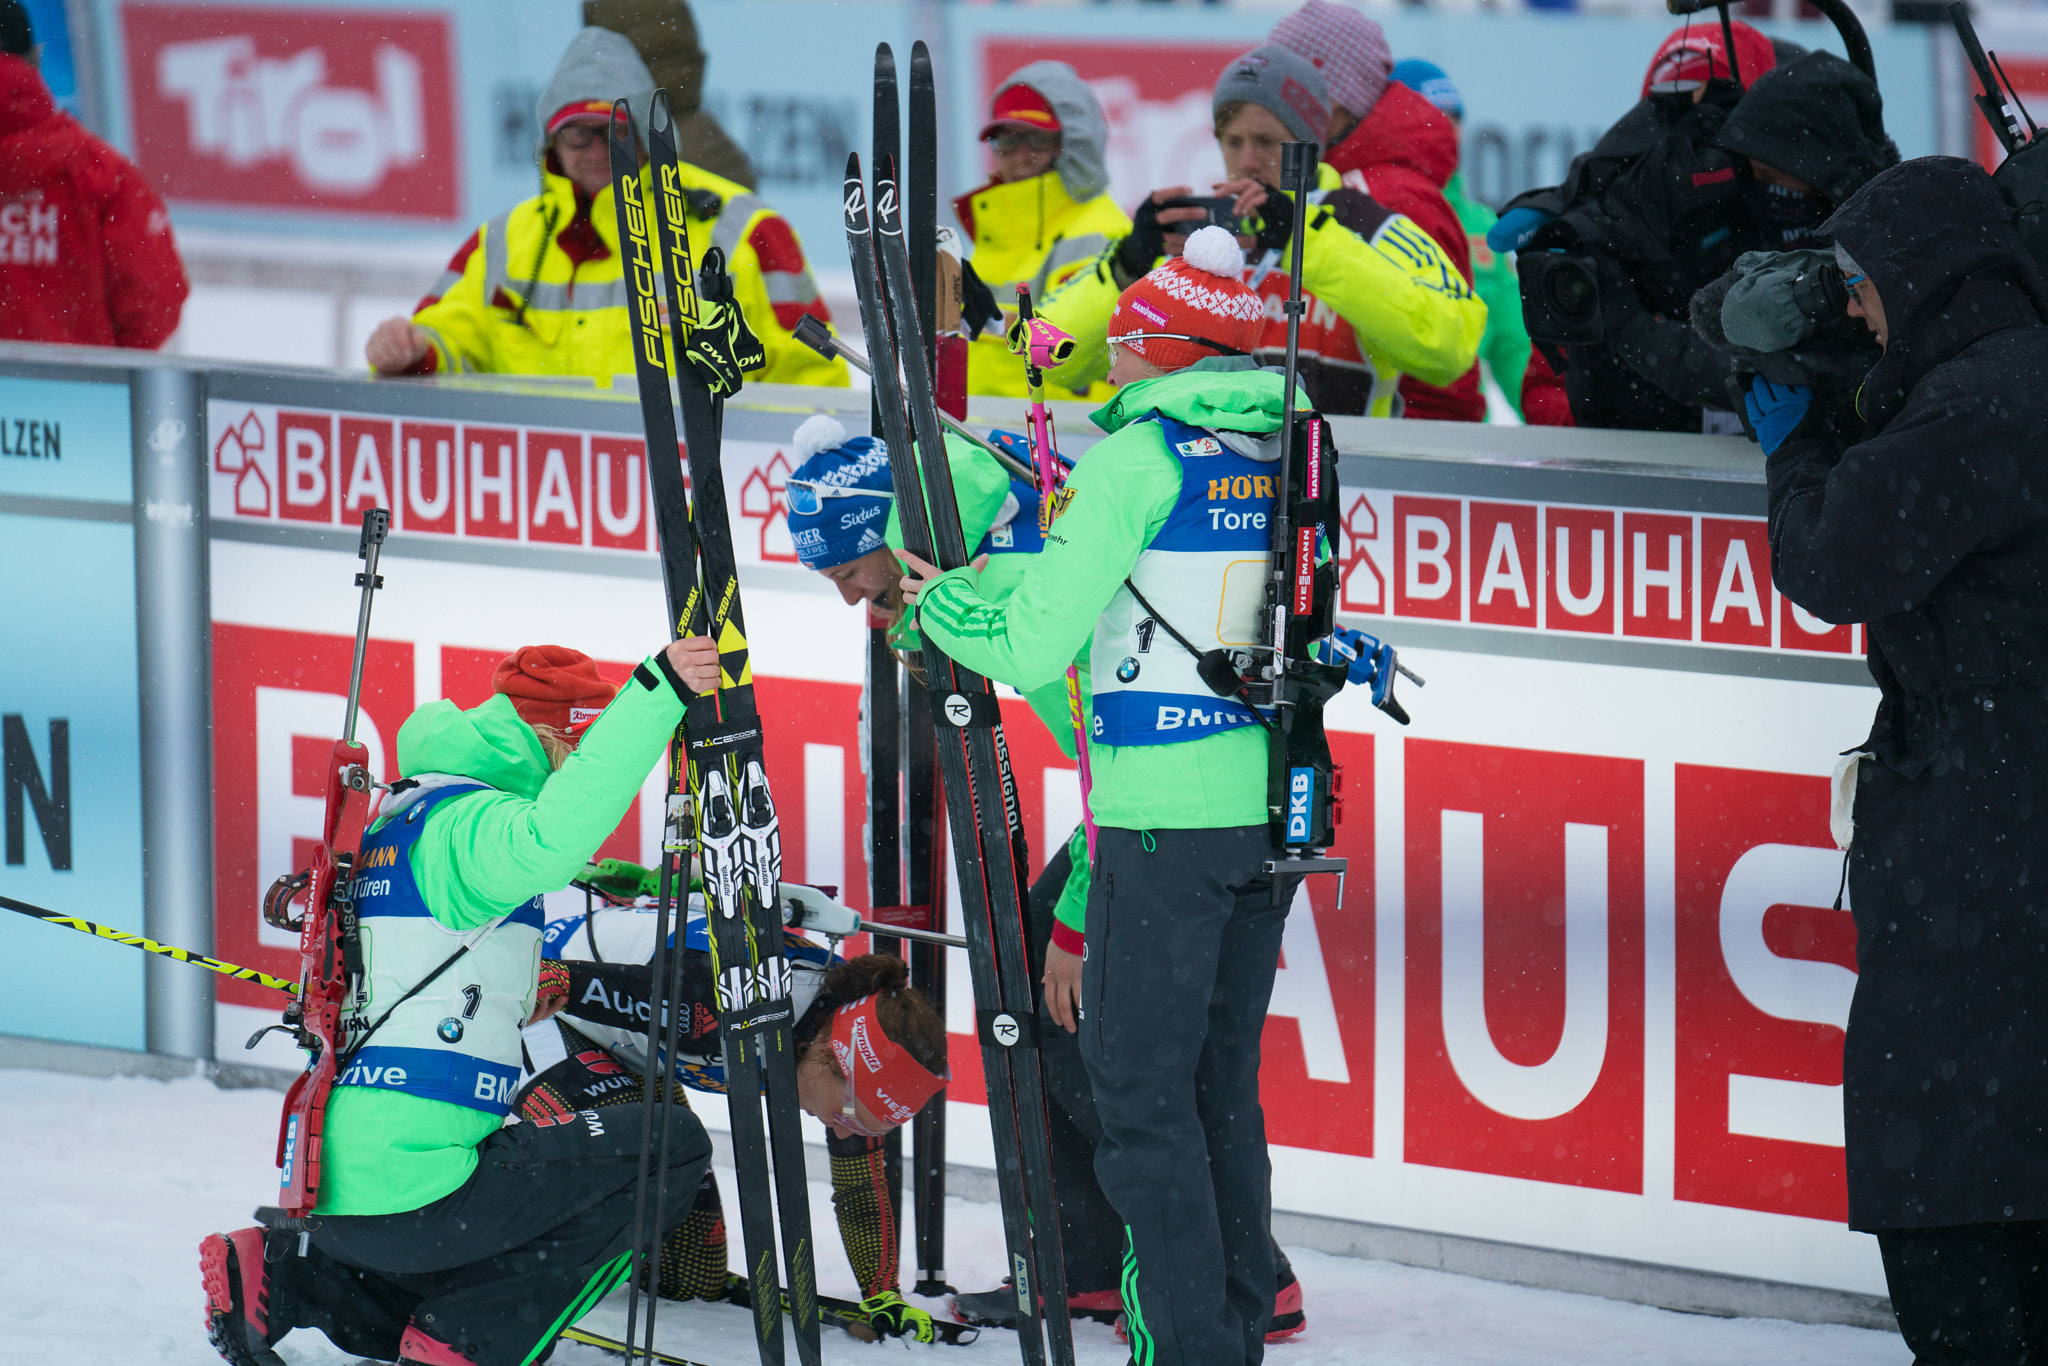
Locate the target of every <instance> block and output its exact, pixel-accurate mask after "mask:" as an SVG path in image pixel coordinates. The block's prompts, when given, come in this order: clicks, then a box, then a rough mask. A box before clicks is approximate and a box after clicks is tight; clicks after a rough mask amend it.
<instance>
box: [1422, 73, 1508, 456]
mask: <svg viewBox="0 0 2048 1366" xmlns="http://www.w3.org/2000/svg"><path fill="white" fill-rule="evenodd" d="M1392 79H1393V81H1394V83H1395V84H1396V85H1404V86H1406V87H1408V89H1410V90H1413V91H1414V92H1415V93H1416V94H1418V95H1420V96H1422V98H1424V99H1425V100H1428V101H1429V102H1430V103H1431V104H1433V105H1435V106H1436V107H1437V108H1438V109H1440V110H1442V111H1443V113H1444V116H1445V117H1446V118H1448V119H1449V120H1450V121H1451V123H1452V124H1453V125H1454V126H1456V127H1458V128H1459V129H1462V128H1463V127H1464V125H1465V97H1464V96H1463V95H1461V94H1459V93H1458V87H1457V85H1456V84H1455V83H1453V82H1452V80H1451V78H1450V75H1449V73H1448V72H1446V71H1445V70H1444V69H1443V68H1442V67H1440V66H1438V65H1437V64H1436V63H1434V62H1425V61H1419V60H1417V59H1415V58H1413V57H1411V58H1409V59H1408V60H1406V61H1403V62H1398V63H1396V64H1395V66H1394V71H1393V76H1392ZM1444 199H1445V200H1446V201H1447V202H1448V203H1449V204H1450V206H1451V208H1452V210H1453V211H1454V212H1456V214H1457V215H1458V223H1459V225H1460V226H1461V227H1463V228H1464V230H1465V240H1466V243H1467V245H1468V246H1469V247H1470V248H1471V251H1472V288H1473V289H1474V290H1475V291H1477V292H1478V295H1479V297H1480V298H1481V299H1483V300H1485V302H1486V335H1485V336H1484V337H1483V338H1481V339H1480V342H1479V360H1480V363H1481V364H1482V365H1484V366H1485V367H1486V368H1487V370H1488V371H1489V372H1491V373H1492V375H1493V382H1494V383H1495V384H1497V385H1498V386H1500V391H1501V395H1502V397H1504V398H1506V399H1507V401H1508V406H1509V407H1511V408H1513V409H1514V410H1515V416H1516V417H1520V416H1521V415H1522V374H1523V372H1524V371H1526V370H1527V369H1528V368H1529V332H1528V329H1527V328H1525V327H1523V326H1522V284H1521V281H1520V279H1519V278H1517V276H1516V275H1515V262H1514V258H1513V256H1511V255H1507V254H1503V253H1498V252H1496V251H1494V249H1493V248H1492V247H1489V246H1488V245H1486V233H1487V230H1488V229H1489V228H1491V227H1492V226H1493V224H1494V212H1493V210H1492V209H1489V208H1487V207H1486V206H1485V205H1484V204H1482V203H1480V202H1479V201H1478V200H1476V199H1474V198H1473V197H1472V196H1471V195H1469V194H1467V193H1466V192H1465V173H1464V171H1462V170H1459V171H1454V172H1453V173H1452V174H1451V178H1450V180H1448V181H1447V182H1445V184H1444Z"/></svg>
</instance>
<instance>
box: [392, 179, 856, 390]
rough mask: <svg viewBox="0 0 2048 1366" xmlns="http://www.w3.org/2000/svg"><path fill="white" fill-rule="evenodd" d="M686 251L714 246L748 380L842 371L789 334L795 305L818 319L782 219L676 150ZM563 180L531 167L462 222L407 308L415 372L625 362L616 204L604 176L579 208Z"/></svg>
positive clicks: (601, 376) (583, 368)
mask: <svg viewBox="0 0 2048 1366" xmlns="http://www.w3.org/2000/svg"><path fill="white" fill-rule="evenodd" d="M679 169H680V170H681V172H682V178H683V183H684V185H685V186H686V188H687V189H688V190H689V191H691V196H690V197H691V201H692V202H691V205H690V214H689V218H688V227H689V234H690V256H691V259H692V260H695V261H699V262H701V261H702V260H703V259H704V252H705V250H706V249H707V248H709V247H713V246H717V247H720V248H723V249H724V251H725V255H726V269H727V270H728V271H729V272H730V273H731V275H732V281H733V294H734V296H735V298H736V299H737V300H738V302H739V306H740V311H741V312H742V313H744V314H745V315H746V319H747V323H748V325H749V326H751V327H752V328H753V329H754V333H755V335H756V336H758V337H759V338H760V339H761V344H762V346H763V347H764V348H766V350H767V353H768V363H767V365H766V366H765V367H764V368H763V369H760V370H755V371H750V372H749V373H748V375H747V378H748V379H749V380H755V381H759V382H763V383H769V384H819V385H839V386H844V385H845V384H846V383H847V371H846V362H845V361H843V360H838V359H833V360H830V361H828V360H826V359H824V358H823V357H821V356H819V355H818V353H817V352H815V351H812V350H811V349H810V348H808V347H806V346H802V345H800V344H798V343H797V341H796V340H795V338H794V336H793V332H794V329H795V327H796V322H797V319H798V317H800V316H801V315H803V314H805V313H811V314H815V315H817V316H818V317H819V318H821V319H824V320H825V321H827V322H829V321H831V315H830V314H829V313H828V312H827V310H826V308H825V304H824V302H823V300H821V299H820V298H819V297H818V284H817V281H816V280H815V279H814V278H812V275H811V271H810V266H809V265H808V264H807V263H806V262H805V260H804V255H803V248H802V247H801V246H800V245H799V244H798V242H797V237H796V232H795V230H794V229H792V228H791V227H790V226H789V223H788V222H787V220H785V219H784V218H783V217H782V215H780V214H778V213H776V212H775V210H773V209H771V208H769V207H768V205H767V204H766V203H764V202H763V201H762V200H761V199H759V198H758V197H756V196H755V195H754V194H753V193H751V192H750V191H749V190H748V189H747V188H746V187H745V186H743V185H740V184H738V183H737V182H735V181H731V180H727V179H725V178H724V177H722V176H716V175H713V174H711V173H710V172H709V171H706V170H703V169H702V168H700V167H697V166H692V165H690V164H688V163H687V162H685V163H683V164H682V165H681V167H680V168H679ZM580 198H581V196H580V192H579V191H578V190H577V188H576V186H575V183H574V182H572V181H571V180H569V179H568V178H567V177H566V176H563V175H560V174H558V173H557V172H556V170H555V168H554V166H553V164H552V159H550V164H549V165H548V166H547V167H546V169H544V170H543V172H542V189H541V192H540V193H539V194H538V195H536V196H534V197H533V198H532V199H529V200H526V201H525V202H523V203H520V204H516V205H514V206H513V207H512V208H511V209H509V210H507V211H506V212H505V213H502V214H500V215H498V217H496V218H493V219H492V220H491V221H490V222H488V223H486V224H484V225H483V226H482V227H480V228H478V229H477V230H476V232H474V233H473V234H471V236H470V238H469V240H468V241H467V242H465V243H463V244H462V248H461V250H459V251H457V252H456V253H455V256H454V258H453V259H452V260H450V261H449V263H448V269H447V271H446V272H445V273H444V274H443V275H442V277H441V279H440V281H439V282H438V283H437V284H436V285H435V286H434V289H433V292H432V293H430V294H428V295H427V296H426V297H425V298H424V299H422V300H421V301H420V304H419V307H418V308H416V309H415V310H414V311H413V319H412V320H413V322H415V323H416V324H418V325H419V326H421V327H423V328H425V329H426V330H427V331H428V332H429V333H430V334H431V336H432V341H433V350H432V351H431V352H430V353H429V354H428V355H427V357H426V358H425V359H424V360H423V361H422V362H421V364H420V366H419V367H418V368H417V370H416V371H415V373H425V374H434V373H439V374H465V373H476V372H482V373H488V374H515V375H588V376H590V377H591V378H592V379H594V380H596V381H597V383H598V384H599V385H609V384H610V383H611V379H612V376H614V375H630V374H632V373H633V343H632V331H631V328H630V326H629V324H628V319H627V304H628V299H627V285H626V280H625V275H624V272H623V269H622V267H621V264H620V259H621V258H620V255H619V241H618V236H619V228H618V214H617V211H616V210H615V209H614V208H613V207H612V191H611V187H610V186H606V187H605V188H604V189H603V190H601V191H599V193H598V195H597V197H596V198H595V199H593V200H591V201H590V202H589V205H588V209H587V211H586V212H585V213H584V214H582V215H579V214H578V212H577V209H578V201H579V199H580Z"/></svg>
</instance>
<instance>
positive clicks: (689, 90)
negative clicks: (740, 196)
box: [583, 0, 760, 190]
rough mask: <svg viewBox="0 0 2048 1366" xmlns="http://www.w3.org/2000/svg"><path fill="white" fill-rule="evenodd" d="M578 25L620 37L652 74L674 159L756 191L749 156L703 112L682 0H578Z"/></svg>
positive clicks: (695, 44) (691, 20) (698, 64)
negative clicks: (672, 126) (671, 122)
mask: <svg viewBox="0 0 2048 1366" xmlns="http://www.w3.org/2000/svg"><path fill="white" fill-rule="evenodd" d="M583 22H584V23H585V24H588V25H589V26H590V27H592V28H608V29H610V30H611V31H612V32H614V33H622V34H624V35H625V36H626V38H627V39H628V40H629V41H631V42H632V44H633V50H634V51H635V52H637V53H639V54H640V60H641V61H643V62H645V63H647V69H648V70H649V71H650V72H651V73H653V76H654V86H655V89H657V90H666V91H668V112H669V113H670V115H672V116H673V117H674V118H675V121H676V155H677V156H679V157H681V158H682V159H683V160H684V161H687V162H689V163H690V164H691V165H692V166H695V167H697V168H699V169H700V170H705V171H709V172H711V174H713V175H719V176H724V177H725V178H726V179H727V180H730V181H732V182H734V183H735V184H738V185H744V186H746V187H747V188H748V189H750V190H752V189H756V188H758V187H759V183H760V182H759V181H758V180H757V179H756V178H755V176H754V163H753V160H752V158H750V157H748V155H747V154H746V152H745V150H744V149H742V148H741V147H740V145H739V144H738V143H736V142H734V141H733V140H732V139H731V138H730V137H729V136H727V135H726V131H725V129H723V128H721V127H720V126H719V123H718V120H717V119H715V118H713V117H712V116H711V112H710V111H709V110H707V109H705V108H704V69H705V67H706V66H707V65H708V61H707V59H706V58H705V56H704V46H703V44H702V43H700V42H699V41H698V40H697V20H696V18H695V17H694V16H693V15H692V14H691V13H690V6H689V3H688V0H583Z"/></svg>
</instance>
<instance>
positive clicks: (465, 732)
mask: <svg viewBox="0 0 2048 1366" xmlns="http://www.w3.org/2000/svg"><path fill="white" fill-rule="evenodd" d="M398 771H399V774H400V775H401V776H403V777H407V778H410V777H413V776H414V775H416V774H420V773H456V774H460V775H461V776H463V777H465V778H474V779H476V780H477V781H478V782H480V783H489V784H490V785H491V786H492V787H495V788H497V789H498V790H499V791H500V792H510V793H511V794H512V795H513V796H515V797H525V798H527V799H529V800H531V799H532V798H534V797H537V796H539V795H540V789H541V785H542V784H543V783H545V782H547V780H548V774H549V773H550V772H552V769H551V768H550V767H549V765H548V756H547V752H546V751H544V750H543V749H541V747H540V737H539V736H537V735H535V734H534V733H533V727H531V726H529V725H527V724H526V723H525V722H524V721H522V720H520V719H519V713H518V712H516V711H514V710H513V709H512V699H511V698H509V697H507V696H505V694H503V693H497V694H495V695H493V696H492V698H491V700H490V701H488V702H486V703H484V704H483V705H482V706H481V707H471V708H470V709H469V710H468V711H464V710H463V709H462V708H460V707H458V706H456V705H455V704H454V703H453V702H450V701H448V700H447V699H446V698H443V699H442V700H441V701H439V702H429V703H427V705H426V706H424V707H421V708H420V709H419V710H418V711H416V712H414V713H413V714H412V715H411V716H408V717H406V718H405V724H404V725H402V726H400V727H399V728H398Z"/></svg>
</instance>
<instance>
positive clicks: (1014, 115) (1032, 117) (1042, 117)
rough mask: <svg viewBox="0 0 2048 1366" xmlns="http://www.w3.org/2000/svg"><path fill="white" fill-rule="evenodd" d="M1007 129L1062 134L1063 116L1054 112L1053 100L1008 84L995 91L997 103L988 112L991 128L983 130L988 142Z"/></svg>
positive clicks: (1026, 86)
mask: <svg viewBox="0 0 2048 1366" xmlns="http://www.w3.org/2000/svg"><path fill="white" fill-rule="evenodd" d="M1005 128H1029V129H1034V130H1036V131H1037V132H1040V133H1057V132H1060V131H1061V128H1060V116H1059V115H1058V114H1057V113H1055V112H1053V107H1052V101H1051V100H1048V99H1047V98H1046V97H1045V96H1043V95H1041V94H1039V93H1038V92H1037V91H1036V90H1033V89H1032V88H1031V87H1030V86H1028V85H1006V86H1004V87H1003V88H1002V89H1001V90H999V91H997V92H996V100H995V104H994V105H992V106H991V107H990V108H989V111H988V126H987V127H985V128H983V129H982V130H981V136H982V137H983V138H984V139H986V138H988V137H989V136H990V135H992V134H994V133H998V132H1000V131H1002V130H1003V129H1005Z"/></svg>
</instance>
